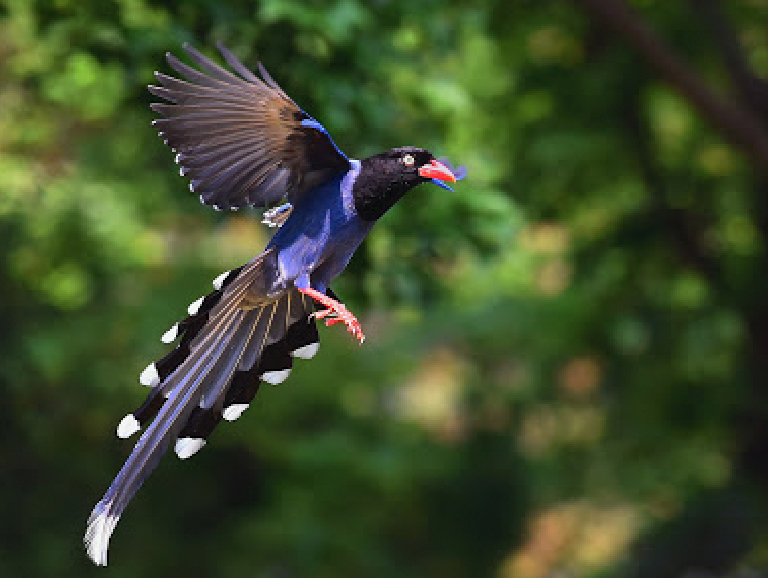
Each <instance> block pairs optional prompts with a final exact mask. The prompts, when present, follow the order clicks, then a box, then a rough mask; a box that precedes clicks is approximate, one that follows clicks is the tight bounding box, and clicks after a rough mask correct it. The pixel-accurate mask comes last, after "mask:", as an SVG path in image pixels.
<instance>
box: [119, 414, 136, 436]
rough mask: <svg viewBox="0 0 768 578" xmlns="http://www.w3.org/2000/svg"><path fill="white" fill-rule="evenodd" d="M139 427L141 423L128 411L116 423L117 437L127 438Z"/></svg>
mask: <svg viewBox="0 0 768 578" xmlns="http://www.w3.org/2000/svg"><path fill="white" fill-rule="evenodd" d="M140 429H141V424H140V423H139V420H137V419H136V417H135V416H134V415H133V414H132V413H129V414H128V415H126V416H125V417H124V418H123V419H121V420H120V423H119V424H118V425H117V437H119V438H121V439H126V438H129V437H131V436H132V435H133V434H135V433H136V432H137V431H139V430H140Z"/></svg>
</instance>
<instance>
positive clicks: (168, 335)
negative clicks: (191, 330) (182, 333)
mask: <svg viewBox="0 0 768 578" xmlns="http://www.w3.org/2000/svg"><path fill="white" fill-rule="evenodd" d="M178 336H179V324H178V323H174V324H173V327H171V328H170V329H169V330H168V331H166V332H165V333H163V336H162V337H161V338H160V341H162V342H163V343H173V342H174V341H175V340H176V338H177V337H178Z"/></svg>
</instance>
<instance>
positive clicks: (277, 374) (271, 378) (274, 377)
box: [261, 369, 291, 385]
mask: <svg viewBox="0 0 768 578" xmlns="http://www.w3.org/2000/svg"><path fill="white" fill-rule="evenodd" d="M290 374H291V370H290V369H280V370H278V371H265V372H264V373H262V374H261V379H263V380H264V381H266V382H267V383H270V384H272V385H277V384H278V383H283V382H284V381H285V380H286V379H288V376H289V375H290Z"/></svg>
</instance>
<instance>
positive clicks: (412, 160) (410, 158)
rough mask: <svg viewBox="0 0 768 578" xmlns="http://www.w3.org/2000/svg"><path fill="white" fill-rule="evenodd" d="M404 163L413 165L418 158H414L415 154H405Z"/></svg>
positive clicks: (407, 165)
mask: <svg viewBox="0 0 768 578" xmlns="http://www.w3.org/2000/svg"><path fill="white" fill-rule="evenodd" d="M403 164H404V165H405V166H406V167H412V166H413V165H415V164H416V159H415V158H413V155H404V156H403Z"/></svg>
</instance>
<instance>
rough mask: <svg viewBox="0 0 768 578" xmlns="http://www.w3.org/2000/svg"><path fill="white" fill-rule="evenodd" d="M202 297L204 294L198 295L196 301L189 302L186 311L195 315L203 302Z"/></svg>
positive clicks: (203, 297)
mask: <svg viewBox="0 0 768 578" xmlns="http://www.w3.org/2000/svg"><path fill="white" fill-rule="evenodd" d="M203 299H205V295H203V296H202V297H200V299H198V300H197V301H193V302H192V303H190V304H189V307H187V313H189V314H190V315H195V314H196V313H197V312H198V311H199V310H200V306H201V305H202V304H203Z"/></svg>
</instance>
